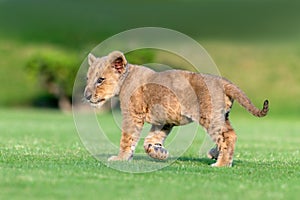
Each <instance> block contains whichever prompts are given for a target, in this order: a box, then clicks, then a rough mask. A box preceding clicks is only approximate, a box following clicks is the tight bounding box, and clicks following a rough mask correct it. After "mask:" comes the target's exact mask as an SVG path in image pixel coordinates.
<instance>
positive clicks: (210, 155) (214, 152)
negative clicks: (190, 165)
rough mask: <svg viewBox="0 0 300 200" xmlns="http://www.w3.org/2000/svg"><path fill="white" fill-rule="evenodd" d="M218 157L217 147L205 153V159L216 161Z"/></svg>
mask: <svg viewBox="0 0 300 200" xmlns="http://www.w3.org/2000/svg"><path fill="white" fill-rule="evenodd" d="M218 156H219V151H218V147H214V148H212V149H211V150H209V152H208V153H207V157H208V158H210V159H213V160H217V159H218Z"/></svg>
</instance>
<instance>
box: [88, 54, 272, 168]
mask: <svg viewBox="0 0 300 200" xmlns="http://www.w3.org/2000/svg"><path fill="white" fill-rule="evenodd" d="M88 63H89V65H90V67H89V70H88V73H87V85H86V88H85V91H84V96H85V98H86V100H87V101H88V102H89V103H90V104H91V105H92V106H96V107H100V106H101V105H103V104H104V103H105V102H106V101H107V100H108V99H110V98H111V97H113V96H119V99H120V104H121V110H122V115H123V122H122V137H121V141H120V151H119V154H118V155H117V156H112V157H110V158H109V160H111V161H113V160H129V159H131V158H132V157H133V153H134V150H135V147H136V145H137V143H138V140H139V138H140V132H141V130H142V127H143V125H144V123H145V122H148V123H150V124H152V127H151V130H150V132H149V134H148V136H147V137H146V138H145V141H144V149H145V151H146V153H147V154H148V155H149V156H150V157H152V158H155V159H160V160H163V159H166V158H167V157H168V151H167V150H166V149H165V148H164V141H165V139H166V137H167V136H168V134H169V133H170V132H171V130H172V128H173V127H174V126H180V125H184V124H187V123H190V122H194V121H195V122H198V123H199V124H201V125H202V126H203V127H204V129H205V130H206V131H207V133H208V134H209V135H210V137H211V138H212V140H213V141H214V142H215V143H216V147H215V148H213V149H212V150H211V151H210V152H209V153H208V156H209V157H210V158H212V159H216V160H217V161H216V163H214V164H213V165H212V166H217V167H219V166H232V161H233V153H234V147H235V142H236V138H237V137H236V134H235V132H234V130H233V128H232V126H231V125H230V122H229V112H230V109H231V107H232V104H233V101H234V100H236V101H237V102H238V103H239V104H241V105H242V106H243V107H245V109H246V110H248V111H249V112H250V113H251V114H253V115H254V116H257V117H263V116H265V115H266V114H267V113H268V100H265V102H264V105H263V109H262V110H259V109H258V108H256V107H255V106H254V105H253V104H252V102H251V101H250V99H249V98H248V97H247V96H246V95H245V94H244V93H243V91H241V90H240V89H239V88H238V87H237V86H236V85H234V84H233V83H231V82H229V81H228V80H226V79H224V78H222V77H218V76H214V75H209V74H200V73H193V72H189V71H182V70H168V71H164V72H155V71H153V70H151V69H149V68H146V67H143V66H138V65H133V64H129V63H128V62H127V60H126V58H125V56H124V55H123V53H121V52H119V51H114V52H112V53H110V54H109V55H108V56H105V57H101V58H97V57H95V56H94V55H93V54H89V55H88Z"/></svg>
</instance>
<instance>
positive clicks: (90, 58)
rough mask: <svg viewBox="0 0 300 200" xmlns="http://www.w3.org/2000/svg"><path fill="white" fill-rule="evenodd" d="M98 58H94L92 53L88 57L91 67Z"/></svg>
mask: <svg viewBox="0 0 300 200" xmlns="http://www.w3.org/2000/svg"><path fill="white" fill-rule="evenodd" d="M96 59H97V58H96V56H94V55H93V54H92V53H89V55H88V63H89V65H90V66H91V65H92V64H93V63H94V62H95V61H96Z"/></svg>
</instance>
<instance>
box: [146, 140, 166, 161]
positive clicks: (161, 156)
mask: <svg viewBox="0 0 300 200" xmlns="http://www.w3.org/2000/svg"><path fill="white" fill-rule="evenodd" d="M145 150H146V152H147V154H148V155H149V156H150V157H151V158H154V159H158V160H165V159H167V158H168V156H169V152H168V151H167V150H166V149H165V148H164V147H163V146H162V145H161V144H159V143H156V144H154V145H152V144H148V145H147V148H145Z"/></svg>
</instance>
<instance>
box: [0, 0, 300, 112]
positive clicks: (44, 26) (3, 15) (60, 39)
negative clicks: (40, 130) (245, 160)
mask: <svg viewBox="0 0 300 200" xmlns="http://www.w3.org/2000/svg"><path fill="white" fill-rule="evenodd" d="M299 8H300V2H299V1H284V0H274V1H269V0H264V1H258V0H257V1H256V0H255V1H250V0H241V1H237V0H229V1H221V0H212V1H209V0H204V1H193V0H189V1H168V0H167V1H158V0H152V1H96V0H88V1H83V0H72V1H71V0H64V1H58V0H52V1H46V0H43V1H40V0H26V1H18V0H9V1H6V0H1V1H0V81H1V82H0V85H1V86H0V87H1V95H0V105H1V106H6V107H15V106H17V107H24V106H42V107H43V106H52V107H57V106H58V103H57V99H58V98H60V95H62V96H63V98H69V97H70V94H71V89H70V88H71V87H70V82H72V81H73V79H74V75H73V76H72V75H69V74H75V72H76V70H77V69H78V68H79V66H80V63H81V62H82V61H83V59H84V58H85V57H86V56H87V54H88V52H89V51H90V50H91V49H93V48H94V47H95V46H96V45H97V44H99V43H100V42H101V41H103V40H104V39H106V38H108V37H110V36H112V35H114V34H117V33H119V32H121V31H125V30H128V29H131V28H137V27H146V26H155V27H165V28H170V29H174V30H177V31H180V32H182V33H184V34H187V35H188V36H191V37H192V38H194V39H196V40H197V41H199V43H200V44H201V45H202V46H203V47H204V48H205V49H206V50H207V51H208V53H209V54H210V55H211V57H212V59H213V60H214V61H215V62H216V64H217V66H218V67H219V70H220V72H221V74H222V75H223V76H225V77H227V78H228V79H230V80H231V81H232V82H234V83H236V84H237V85H239V86H240V87H241V88H242V89H243V90H244V91H245V92H246V93H247V94H248V96H249V97H250V98H251V99H252V100H253V101H254V103H255V104H256V105H258V106H261V103H262V101H263V100H264V99H265V98H268V99H269V100H270V103H271V105H270V106H271V113H273V114H278V115H282V114H288V115H298V114H299V112H300V105H299V98H300V88H299V83H300V67H299V66H298V65H299V64H298V63H300V23H299V20H300V12H299ZM48 65H49V66H50V68H52V69H51V70H52V71H54V72H52V71H51V70H48V69H45V66H46V67H47V66H48ZM49 66H48V67H49ZM43 67H44V68H43ZM61 68H63V70H66V69H68V70H66V71H64V72H59V73H58V71H59V70H61ZM57 69H59V70H57ZM69 69H70V70H69ZM47 70H48V71H47ZM70 71H71V72H70ZM52 73H54V75H53V74H52ZM55 73H56V74H60V75H62V74H63V75H64V76H62V77H61V78H57V77H56V75H55ZM64 77H66V80H64ZM67 77H68V79H67ZM70 77H71V78H70ZM72 78H73V79H72ZM47 81H48V82H47ZM51 81H52V82H51ZM64 81H65V82H68V84H67V83H65V82H64ZM49 82H50V83H49ZM52 83H56V84H58V85H59V87H60V88H61V87H63V89H62V90H63V91H61V89H57V88H55V87H57V85H54V86H53V85H51V84H52ZM66 84H67V85H66ZM61 85H63V86H61ZM53 87H54V89H53ZM58 90H59V91H58ZM61 93H63V94H61Z"/></svg>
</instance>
